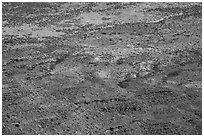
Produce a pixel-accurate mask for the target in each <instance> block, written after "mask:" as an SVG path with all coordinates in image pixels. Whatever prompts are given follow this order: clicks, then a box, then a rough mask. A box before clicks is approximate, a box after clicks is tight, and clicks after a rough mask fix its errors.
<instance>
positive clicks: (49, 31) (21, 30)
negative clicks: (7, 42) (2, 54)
mask: <svg viewBox="0 0 204 137" xmlns="http://www.w3.org/2000/svg"><path fill="white" fill-rule="evenodd" d="M55 29H56V28H55V27H53V26H51V27H38V26H35V25H31V24H24V25H22V26H19V27H3V29H2V34H3V36H4V35H13V36H18V37H25V36H30V37H32V38H43V37H60V36H62V35H65V34H66V33H63V32H57V31H56V30H55Z"/></svg>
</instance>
